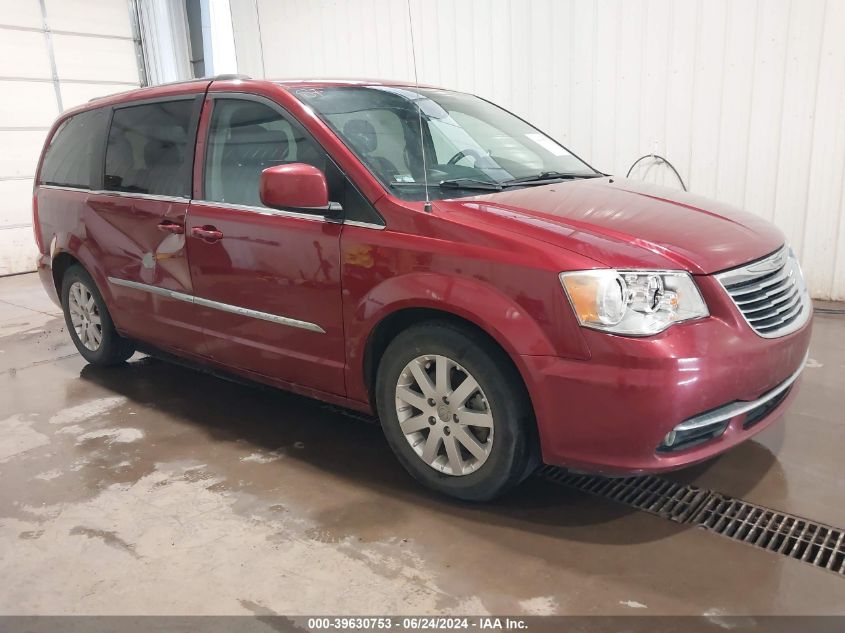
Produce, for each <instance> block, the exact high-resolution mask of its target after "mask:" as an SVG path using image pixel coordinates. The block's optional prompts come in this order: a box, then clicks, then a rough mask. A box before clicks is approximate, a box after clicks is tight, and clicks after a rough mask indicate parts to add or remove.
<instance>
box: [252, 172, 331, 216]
mask: <svg viewBox="0 0 845 633" xmlns="http://www.w3.org/2000/svg"><path fill="white" fill-rule="evenodd" d="M259 187H260V190H259V194H260V196H261V202H262V203H263V204H264V205H265V206H268V207H271V208H273V209H286V210H290V211H299V212H301V213H314V214H319V215H325V216H327V217H336V216H337V215H338V214H339V212H340V211H341V208H340V205H339V204H337V203H334V202H329V188H328V185H327V184H326V176H325V174H323V172H321V171H320V170H319V169H317V168H316V167H314V166H313V165H308V164H306V163H290V164H287V165H276V166H275V167H268V168H267V169H265V170H264V171H262V172H261V181H260V184H259Z"/></svg>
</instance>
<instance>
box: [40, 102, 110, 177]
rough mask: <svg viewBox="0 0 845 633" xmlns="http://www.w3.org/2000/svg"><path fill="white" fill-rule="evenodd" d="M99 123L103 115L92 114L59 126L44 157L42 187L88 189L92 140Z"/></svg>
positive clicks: (92, 111) (78, 116)
mask: <svg viewBox="0 0 845 633" xmlns="http://www.w3.org/2000/svg"><path fill="white" fill-rule="evenodd" d="M102 121H103V113H102V111H100V110H91V111H88V112H82V113H80V114H77V115H74V116H72V117H70V118H69V119H67V120H66V121H65V122H64V123H62V124H61V126H60V127H59V129H58V130H56V133H55V134H54V135H53V138H52V140H51V142H50V146H49V147H48V148H47V153H46V154H45V155H44V163H43V165H42V166H41V184H44V185H59V186H63V187H79V188H80V189H90V188H91V159H92V156H93V151H94V139H95V137H96V135H97V132H98V131H99V125H100V124H101V123H102Z"/></svg>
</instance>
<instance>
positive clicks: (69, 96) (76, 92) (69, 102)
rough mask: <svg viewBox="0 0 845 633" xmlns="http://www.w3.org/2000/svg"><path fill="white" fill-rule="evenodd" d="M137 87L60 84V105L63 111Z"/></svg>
mask: <svg viewBox="0 0 845 633" xmlns="http://www.w3.org/2000/svg"><path fill="white" fill-rule="evenodd" d="M137 87H138V86H137V85H134V86H133V85H129V84H127V85H120V86H119V85H115V84H98V83H87V82H86V83H68V82H62V84H61V91H62V105H63V106H64V108H65V110H68V109H70V108H74V107H76V106H78V105H81V104H83V103H87V102H88V101H90V100H91V99H95V98H99V97H107V96H108V95H111V94H114V93H116V92H126V91H127V90H132V89H133V88H137Z"/></svg>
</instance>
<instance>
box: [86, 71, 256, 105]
mask: <svg viewBox="0 0 845 633" xmlns="http://www.w3.org/2000/svg"><path fill="white" fill-rule="evenodd" d="M233 79H252V77H250V76H249V75H239V74H235V73H230V74H223V75H214V76H213V77H194V78H193V79H179V80H177V81H168V82H166V83H163V84H156V85H154V86H140V87H139V88H132V89H130V90H123V91H121V92H115V93H111V94H107V95H100V96H99V97H92V98H91V99H88V103H91V102H92V101H99V100H100V99H105V98H106V97H113V96H114V95H116V94H123V93H124V92H133V91H135V90H140V89H141V88H158V87H159V86H178V85H179V84H191V83H194V82H195V81H231V80H233Z"/></svg>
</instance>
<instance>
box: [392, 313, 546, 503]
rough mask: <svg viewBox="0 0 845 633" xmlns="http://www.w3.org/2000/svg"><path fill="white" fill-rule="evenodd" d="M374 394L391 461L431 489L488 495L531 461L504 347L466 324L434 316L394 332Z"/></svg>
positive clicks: (526, 420) (526, 406)
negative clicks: (395, 460)
mask: <svg viewBox="0 0 845 633" xmlns="http://www.w3.org/2000/svg"><path fill="white" fill-rule="evenodd" d="M376 398H377V404H378V411H379V418H380V420H381V425H382V428H383V429H384V433H385V436H386V437H387V440H388V443H389V444H390V446H391V448H392V449H393V451H394V453H396V456H397V457H398V458H399V461H400V462H401V463H402V465H403V466H404V467H405V468H406V469H407V470H408V471H409V472H410V473H411V475H413V476H414V477H415V478H416V479H418V480H419V481H421V482H422V483H423V484H425V485H426V486H428V487H430V488H433V489H435V490H437V491H439V492H442V493H444V494H448V495H451V496H453V497H457V498H460V499H466V500H472V501H481V500H486V499H491V498H493V497H495V496H497V495H500V494H502V493H503V492H505V491H507V490H508V489H510V488H511V487H513V486H515V485H516V484H518V483H519V482H520V481H522V479H524V477H525V476H526V475H527V474H529V473H530V472H531V467H532V466H533V465H534V464H535V463H536V461H535V457H534V450H533V448H534V447H533V442H532V440H531V434H530V432H529V431H530V429H531V428H532V426H531V425H532V424H533V420H532V412H531V406H530V402H529V400H528V397H527V395H526V393H525V389H524V387H523V385H522V381H521V379H520V377H519V375H518V373H517V372H516V370H515V369H514V367H513V365H511V363H510V361H509V359H508V358H507V357H506V356H505V354H504V353H503V352H502V351H501V350H500V349H499V348H498V347H496V346H495V345H493V344H492V343H491V342H490V341H489V340H487V339H486V338H485V337H483V336H481V335H480V334H478V333H477V332H474V331H472V330H470V329H469V328H462V327H459V326H455V325H453V324H451V323H448V322H442V323H440V322H437V323H427V324H422V325H417V326H414V327H412V328H410V329H408V330H406V331H405V332H402V333H401V334H399V335H398V336H397V337H396V338H395V339H394V340H393V341H392V342H391V343H390V345H388V347H387V349H386V350H385V352H384V355H383V357H382V360H381V363H380V365H379V370H378V377H377V383H376Z"/></svg>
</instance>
